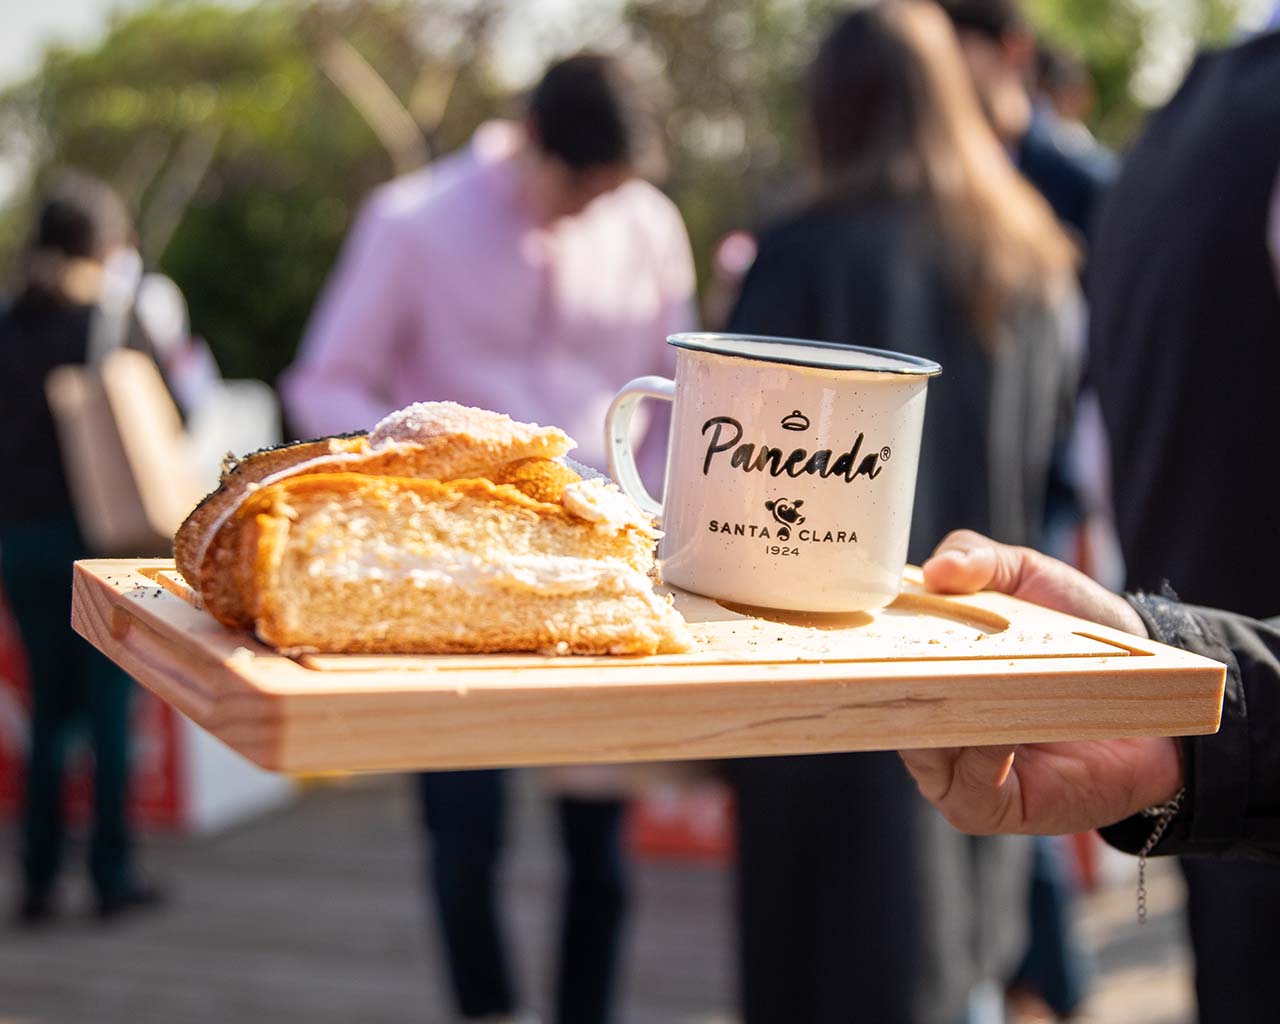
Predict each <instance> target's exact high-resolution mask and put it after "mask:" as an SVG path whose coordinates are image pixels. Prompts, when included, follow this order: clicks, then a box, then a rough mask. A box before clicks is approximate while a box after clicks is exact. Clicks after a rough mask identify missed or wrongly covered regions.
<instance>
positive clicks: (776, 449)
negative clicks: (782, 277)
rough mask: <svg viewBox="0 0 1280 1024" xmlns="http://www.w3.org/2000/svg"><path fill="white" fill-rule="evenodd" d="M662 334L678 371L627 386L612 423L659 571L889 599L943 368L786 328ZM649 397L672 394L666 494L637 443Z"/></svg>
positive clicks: (779, 595) (822, 601)
mask: <svg viewBox="0 0 1280 1024" xmlns="http://www.w3.org/2000/svg"><path fill="white" fill-rule="evenodd" d="M668 340H669V342H670V344H672V345H673V346H675V348H676V350H677V353H676V378H675V380H674V381H671V380H667V379H666V378H664V377H642V378H640V379H639V380H634V381H632V382H631V383H630V384H628V385H627V386H626V387H624V388H623V389H622V390H621V391H620V392H619V393H618V396H617V397H616V398H615V399H614V401H613V405H612V406H611V407H610V409H609V415H608V419H607V423H606V431H607V434H608V441H609V461H610V469H611V471H612V473H613V476H614V479H615V480H616V481H617V482H618V484H619V486H620V487H622V489H623V490H624V491H626V492H627V494H629V495H630V496H631V497H632V498H634V499H635V500H636V501H637V502H639V503H640V505H641V506H642V507H643V508H645V509H646V510H647V511H649V512H650V513H652V514H653V515H655V516H657V517H658V518H659V519H660V521H661V526H662V533H663V536H662V540H661V541H660V542H659V547H658V553H659V557H660V559H661V562H662V575H663V578H664V579H665V580H666V581H667V582H668V583H671V584H673V585H674V586H677V587H681V588H683V589H685V590H690V591H693V592H694V593H698V594H704V595H706V596H708V597H714V598H717V599H719V600H721V601H726V602H732V603H736V604H744V605H754V606H758V607H763V608H781V609H790V610H795V611H805V612H854V611H868V610H871V609H874V608H882V607H884V606H885V605H887V604H888V603H889V602H891V601H892V600H893V599H894V598H895V597H896V596H897V594H898V591H899V588H900V586H901V580H902V570H903V567H904V565H905V564H906V557H907V538H908V536H909V534H910V530H911V505H912V500H913V498H914V495H915V485H916V468H917V465H918V463H919V458H920V432H921V428H922V426H923V424H924V404H925V390H926V388H927V386H928V382H929V378H930V377H932V376H935V375H936V374H938V373H940V372H941V367H939V366H938V364H937V363H934V362H931V361H930V360H927V359H920V358H918V357H915V356H908V355H901V354H898V353H896V352H885V351H881V350H879V349H871V348H860V347H854V346H848V345H835V344H831V343H828V342H819V341H801V340H797V339H792V338H762V337H752V336H749V335H733V334H676V335H672V336H671V338H670V339H668ZM644 398H659V399H665V400H667V401H670V402H673V403H674V408H673V410H672V418H671V444H670V448H669V451H668V454H667V472H666V491H665V500H664V502H663V503H662V504H659V503H658V502H657V501H655V500H654V499H653V497H652V496H651V495H649V493H648V492H647V491H646V490H645V488H644V485H643V483H641V481H640V477H639V474H638V473H637V472H636V466H635V455H634V452H633V451H632V448H631V441H630V437H631V431H630V428H631V418H632V416H633V414H634V412H635V410H636V408H637V406H638V403H639V402H640V400H641V399H644Z"/></svg>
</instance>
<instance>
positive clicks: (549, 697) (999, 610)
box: [72, 559, 1225, 772]
mask: <svg viewBox="0 0 1280 1024" xmlns="http://www.w3.org/2000/svg"><path fill="white" fill-rule="evenodd" d="M675 597H676V607H677V608H679V609H680V611H681V612H682V613H683V614H684V615H685V618H686V619H687V620H688V621H689V624H690V629H691V631H692V632H693V635H694V637H695V639H696V646H695V648H694V650H692V651H690V652H688V653H686V654H678V655H660V656H656V657H648V658H609V657H558V658H557V657H544V656H540V655H438V656H431V655H302V656H300V657H297V658H288V657H285V656H283V655H281V654H279V653H277V652H276V651H275V650H273V649H272V648H270V647H267V646H265V645H264V644H261V643H259V642H258V641H257V640H256V639H254V637H253V636H251V635H250V634H248V633H242V632H233V631H231V630H228V629H226V628H224V627H223V626H221V625H219V624H218V623H217V622H216V621H215V620H214V619H213V618H212V616H210V615H208V614H207V613H206V612H205V611H204V610H203V609H201V608H200V606H199V600H198V598H197V597H196V595H195V594H194V593H193V592H192V591H191V590H190V588H189V587H187V585H186V583H185V582H184V581H183V580H182V577H181V576H180V575H179V574H178V573H177V572H176V571H175V569H174V567H173V562H172V561H170V560H164V559H145V560H140V559H128V560H125V559H111V560H107V559H102V560H94V561H84V562H77V563H76V566H75V585H74V601H73V609H72V624H73V625H74V627H75V629H76V630H77V632H79V633H80V634H81V635H82V636H84V637H85V638H86V639H88V640H89V641H90V642H91V643H93V644H94V645H95V646H96V647H98V648H99V649H100V650H102V651H103V652H104V653H105V654H106V655H107V656H108V657H110V658H112V659H113V660H114V661H116V662H117V663H118V664H120V665H121V666H122V667H124V668H125V669H126V670H127V671H129V672H130V673H131V674H132V675H133V676H134V677H135V678H136V679H137V680H138V681H139V682H140V683H142V684H143V685H144V686H146V687H147V688H148V689H150V690H152V691H153V692H154V693H155V694H156V695H157V696H159V697H160V698H161V699H163V700H165V701H167V702H168V703H170V704H172V705H173V706H174V707H175V708H177V709H178V710H179V711H181V712H182V713H183V714H185V715H187V717H189V718H191V719H192V720H193V721H194V722H196V724H198V725H200V726H202V727H204V728H205V729H207V730H208V731H209V732H211V733H213V735H215V736H217V737H218V738H219V739H221V740H222V741H223V742H225V743H226V744H227V745H228V746H230V747H232V748H233V749H234V750H237V751H239V752H240V753H242V754H244V755H245V756H246V757H248V758H249V759H250V760H252V761H255V762H256V763H258V764H259V765H261V766H263V767H264V768H269V769H273V770H277V771H288V772H319V771H330V770H342V771H400V770H409V769H431V768H481V767H494V766H499V765H539V764H573V763H586V762H622V761H669V760H687V759H695V758H720V757H740V756H755V755H765V754H798V753H820V752H830V751H850V750H892V749H898V748H904V747H937V746H956V745H961V744H974V743H1024V742H1035V741H1046V740H1067V739H1090V738H1106V737H1120V736H1180V735H1194V734H1199V733H1210V732H1214V731H1216V730H1217V727H1218V718H1219V714H1220V712H1221V706H1222V689H1223V679H1224V671H1225V670H1224V669H1223V666H1222V665H1220V664H1218V663H1217V662H1214V661H1210V660H1208V659H1206V658H1202V657H1199V656H1197V655H1194V654H1189V653H1187V652H1184V651H1180V650H1176V649H1174V648H1171V647H1166V646H1164V645H1162V644H1158V643H1156V642H1154V641H1151V640H1143V639H1139V638H1137V637H1134V636H1130V635H1129V634H1127V633H1121V632H1118V631H1116V630H1113V629H1109V628H1107V627H1105V626H1100V625H1097V624H1095V623H1090V622H1085V621H1083V620H1081V619H1075V618H1072V617H1070V616H1067V615H1061V614H1059V613H1056V612H1051V611H1048V610H1046V609H1043V608H1038V607H1035V606H1033V605H1029V604H1026V603H1024V602H1021V601H1017V600H1015V599H1013V598H1010V597H1007V596H1005V595H1001V594H989V593H987V594H976V595H973V596H971V597H958V598H952V597H939V596H936V595H930V594H924V593H922V592H921V587H920V581H919V574H918V571H917V570H908V574H907V579H906V592H905V593H904V594H903V595H902V597H900V598H899V599H898V601H897V602H896V603H895V604H894V605H892V606H891V607H889V608H887V609H885V610H883V611H880V612H875V613H871V614H858V615H850V616H818V615H814V616H807V617H806V616H799V615H795V614H792V613H767V612H760V611H752V610H750V609H737V610H731V609H729V608H726V607H723V606H721V605H720V604H718V603H717V602H715V601H711V600H708V599H706V598H702V597H698V596H695V595H693V594H687V593H683V592H677V593H676V595H675Z"/></svg>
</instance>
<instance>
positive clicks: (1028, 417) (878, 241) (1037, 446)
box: [728, 203, 1082, 562]
mask: <svg viewBox="0 0 1280 1024" xmlns="http://www.w3.org/2000/svg"><path fill="white" fill-rule="evenodd" d="M936 237H937V231H936V228H934V227H933V226H932V225H931V224H930V223H929V222H928V221H927V220H926V219H925V218H924V217H923V216H922V215H920V214H918V213H916V212H914V211H913V210H911V209H910V208H908V207H906V206H904V205H901V204H887V203H886V204H879V205H875V206H866V207H861V208H858V207H851V208H840V207H834V206H828V207H819V208H814V209H811V210H809V211H807V212H804V213H801V214H799V215H798V216H796V217H794V218H792V219H790V220H788V221H787V222H785V223H783V224H781V225H779V226H777V227H775V228H774V229H773V230H771V231H769V232H767V233H766V234H764V235H763V236H762V238H761V240H760V249H759V255H758V256H757V258H756V262H755V264H754V265H753V266H752V268H751V271H750V273H749V274H748V275H747V279H746V281H745V282H744V284H743V288H742V296H741V298H740V299H739V300H738V305H737V307H736V308H735V309H734V311H733V315H732V316H731V318H730V322H729V327H728V329H729V330H731V331H742V332H746V333H750V334H776V335H786V336H791V337H796V338H812V339H816V340H820V341H835V342H844V343H846V344H856V345H871V346H874V347H876V348H886V349H891V350H894V351H899V352H907V353H910V354H912V355H917V356H924V357H926V358H928V359H933V360H935V361H937V362H938V363H940V364H941V365H942V371H943V372H942V376H941V377H940V378H939V379H938V380H937V381H935V382H934V383H933V384H931V385H930V387H929V397H928V402H927V407H926V412H925V424H924V439H923V444H922V446H921V452H920V468H919V473H918V475H917V478H916V498H915V507H914V511H913V513H912V520H911V540H910V544H909V546H908V557H909V558H910V559H911V561H913V562H921V561H923V560H924V559H925V558H927V557H928V555H929V553H930V552H931V551H932V550H933V548H934V546H935V545H936V544H937V543H938V541H939V540H941V539H942V538H943V536H945V535H946V534H947V533H948V532H949V531H950V530H953V529H959V528H961V527H967V528H969V529H974V530H979V531H982V532H986V533H989V534H990V535H992V536H995V537H997V538H998V539H1000V540H1003V541H1005V542H1006V543H1010V544H1034V543H1035V541H1036V539H1037V538H1038V536H1039V532H1040V528H1041V525H1042V523H1043V521H1044V502H1045V491H1046V480H1047V474H1048V467H1049V460H1050V455H1051V452H1052V448H1053V445H1054V442H1055V439H1056V438H1057V437H1058V436H1059V435H1060V434H1061V433H1062V429H1063V427H1064V425H1065V423H1066V422H1067V420H1068V418H1069V412H1068V409H1069V404H1070V402H1071V401H1072V400H1073V399H1074V396H1075V383H1076V380H1075V369H1074V364H1073V360H1072V357H1071V356H1070V354H1069V353H1070V351H1071V347H1072V345H1071V343H1072V342H1073V341H1075V340H1077V339H1075V338H1073V337H1072V335H1073V332H1075V331H1076V330H1079V329H1081V327H1082V325H1081V324H1079V323H1078V322H1077V320H1076V318H1077V317H1078V316H1079V315H1080V308H1079V306H1078V304H1077V303H1075V302H1070V301H1068V302H1064V303H1063V305H1062V306H1061V307H1060V308H1058V309H1052V310H1051V309H1047V308H1045V307H1043V306H1040V305H1037V304H1028V305H1027V306H1025V307H1024V308H1022V309H1019V310H1018V311H1016V312H1015V313H1014V314H1013V315H1012V316H1011V317H1010V318H1009V319H1008V322H1007V323H1006V324H1005V326H1004V328H1003V329H1002V333H1001V336H1000V337H999V338H997V339H994V341H993V343H992V344H991V345H984V343H983V342H982V341H980V340H979V339H978V337H977V336H976V335H975V333H974V331H973V330H972V329H971V328H970V327H969V325H968V318H967V317H966V315H965V312H964V309H963V307H962V304H961V302H960V300H959V298H958V297H957V295H956V294H955V289H954V288H952V287H951V285H950V284H949V282H948V280H947V274H946V271H945V270H944V268H943V264H942V257H941V254H940V253H939V252H938V251H937V242H936V241H935V239H936ZM991 350H997V351H999V357H998V358H993V357H992V356H991V355H990V351H991Z"/></svg>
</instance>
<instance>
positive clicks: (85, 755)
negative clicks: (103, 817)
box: [0, 590, 185, 828]
mask: <svg viewBox="0 0 1280 1024" xmlns="http://www.w3.org/2000/svg"><path fill="white" fill-rule="evenodd" d="M68 640H69V641H70V640H71V638H68ZM75 642H76V643H83V642H84V641H81V640H79V639H76V640H75ZM132 714H133V723H132V727H133V777H132V780H131V781H132V785H133V794H132V806H131V813H132V815H133V820H134V821H135V822H137V823H138V824H140V825H148V826H161V827H165V828H176V827H178V826H180V825H181V824H182V823H183V821H184V820H185V817H184V815H185V807H184V806H183V800H182V794H183V793H184V792H185V790H184V787H183V781H184V780H183V779H182V777H181V775H180V772H181V759H180V757H179V748H178V719H177V714H176V713H175V712H174V711H173V710H172V709H171V708H169V707H167V706H166V705H165V704H163V703H161V702H160V701H158V700H157V699H156V698H155V697H153V696H152V695H151V694H150V693H148V692H146V691H145V690H143V689H141V688H138V689H137V690H136V692H135V693H134V701H133V711H132ZM30 735H31V687H30V680H29V676H28V669H27V659H26V655H25V653H24V652H23V650H22V641H21V639H20V637H19V636H18V628H17V625H16V623H15V622H14V621H13V615H12V613H11V612H10V609H9V605H8V603H7V602H6V600H5V596H4V592H3V590H0V819H13V818H16V817H17V816H18V814H19V813H20V811H21V808H22V791H23V778H24V776H25V774H26V772H25V769H26V760H27V747H28V744H29V742H30ZM92 771H93V758H92V757H91V756H90V752H89V748H88V745H87V744H86V743H85V742H83V741H82V742H78V743H75V744H73V745H72V746H71V748H70V750H69V751H68V763H67V781H66V790H65V799H66V801H67V815H68V819H69V820H70V821H72V822H82V821H85V820H87V818H88V814H89V810H90V808H91V806H92V801H93V796H92V794H93V788H92Z"/></svg>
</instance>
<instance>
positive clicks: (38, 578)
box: [0, 516, 134, 901]
mask: <svg viewBox="0 0 1280 1024" xmlns="http://www.w3.org/2000/svg"><path fill="white" fill-rule="evenodd" d="M86 554H87V552H86V550H85V545H84V542H83V541H82V540H81V539H80V533H79V531H78V530H77V529H76V525H75V522H74V521H73V520H72V519H71V518H70V517H66V516H64V517H63V518H61V519H49V520H46V521H45V522H39V523H23V524H9V525H2V524H0V572H2V575H3V580H4V590H5V593H6V594H7V595H8V598H9V603H10V605H11V606H12V607H13V613H14V618H15V619H16V620H17V623H18V632H19V634H20V636H21V637H22V643H23V646H24V647H25V648H26V651H27V658H28V661H29V663H30V667H31V697H32V716H31V749H30V751H29V753H28V761H27V780H26V803H25V807H24V819H23V821H24V831H23V851H22V867H23V877H24V880H25V884H26V892H27V894H28V896H29V897H31V898H36V899H44V898H47V897H48V895H49V894H50V891H51V890H52V888H53V885H54V882H55V881H56V879H57V876H58V873H59V870H60V869H61V866H62V856H63V846H64V842H63V838H64V837H63V823H62V792H63V774H64V773H63V769H64V766H65V755H66V749H67V743H68V740H69V739H71V738H72V736H73V735H74V733H75V732H76V731H77V730H78V729H83V728H85V727H87V729H88V734H89V740H90V744H91V746H92V748H93V755H94V771H93V811H94V814H93V830H92V833H91V835H90V841H89V873H90V876H91V878H92V879H93V884H94V889H95V890H96V892H97V895H98V898H99V900H100V901H110V900H112V899H114V898H117V897H120V896H122V895H123V894H125V893H126V892H127V891H128V890H129V889H130V887H131V886H132V885H133V883H134V879H133V877H132V873H131V867H130V844H129V830H128V826H127V814H128V807H127V795H128V775H129V704H130V694H131V692H132V689H133V683H132V681H131V680H130V679H129V677H128V676H127V675H126V674H125V673H124V672H123V671H122V670H121V669H119V668H118V667H117V666H116V665H115V664H113V663H112V662H111V661H109V660H107V658H105V657H104V656H103V655H102V654H100V653H98V651H96V650H94V648H93V647H92V646H90V645H89V643H88V642H86V641H85V640H82V639H81V638H80V637H78V636H76V635H75V634H74V633H73V632H72V631H71V626H70V622H71V563H72V562H73V561H74V560H75V559H77V558H84V557H85V556H86Z"/></svg>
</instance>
